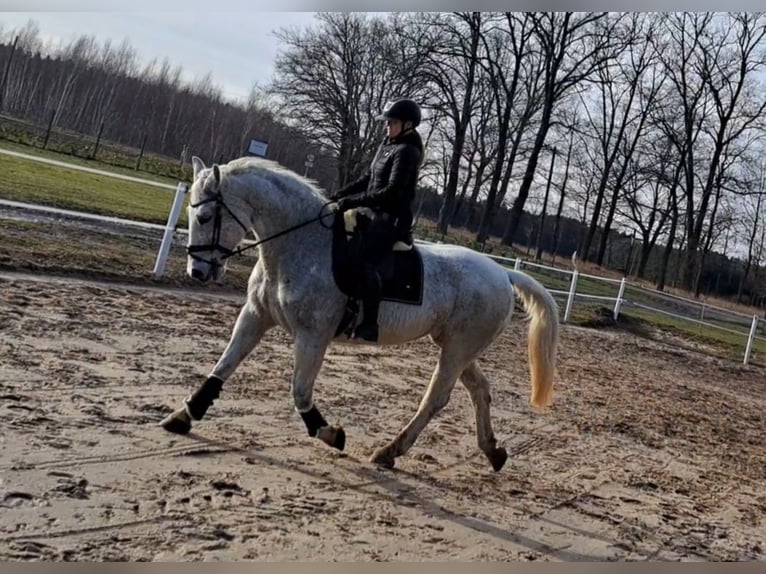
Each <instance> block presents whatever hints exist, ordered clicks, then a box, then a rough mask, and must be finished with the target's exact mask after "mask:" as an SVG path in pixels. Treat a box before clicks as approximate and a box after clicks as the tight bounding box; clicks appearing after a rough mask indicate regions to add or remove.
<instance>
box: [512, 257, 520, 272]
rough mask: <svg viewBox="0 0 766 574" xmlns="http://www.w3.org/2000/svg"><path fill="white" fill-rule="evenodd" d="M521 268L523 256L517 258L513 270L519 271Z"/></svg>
mask: <svg viewBox="0 0 766 574" xmlns="http://www.w3.org/2000/svg"><path fill="white" fill-rule="evenodd" d="M519 269H521V257H517V258H516V262H515V263H514V264H513V270H514V271H518V270H519Z"/></svg>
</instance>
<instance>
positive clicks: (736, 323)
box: [0, 149, 766, 364]
mask: <svg viewBox="0 0 766 574" xmlns="http://www.w3.org/2000/svg"><path fill="white" fill-rule="evenodd" d="M0 153H3V154H6V155H11V156H15V157H21V158H23V159H27V160H30V161H37V162H41V163H47V164H52V165H56V166H59V167H63V168H66V169H71V170H75V171H83V172H88V173H96V174H98V175H101V176H105V177H112V178H115V179H120V180H124V181H132V182H135V183H142V184H146V185H151V186H155V187H159V188H163V189H167V190H173V189H174V190H175V196H174V198H173V201H172V203H171V207H170V210H169V213H168V220H167V223H166V225H165V228H164V233H163V237H162V241H161V243H160V248H159V251H158V253H157V259H156V261H155V265H154V271H153V272H154V274H155V276H157V277H160V276H161V275H162V274H163V273H164V269H165V263H166V260H167V257H168V253H169V250H170V245H171V243H172V240H173V235H174V233H175V232H176V229H175V228H176V224H177V222H178V217H179V215H180V210H181V205H182V204H183V200H184V197H185V195H186V192H187V186H186V184H185V183H183V182H179V183H178V184H177V185H176V186H173V185H169V184H164V183H158V182H156V181H150V180H145V179H140V178H137V177H131V176H126V175H120V174H115V173H112V172H108V171H102V170H96V169H93V168H88V167H83V166H77V165H72V164H68V163H65V162H59V161H55V160H50V159H46V158H41V157H37V156H33V155H27V154H21V153H18V152H12V151H9V150H3V149H0ZM104 219H109V218H104ZM122 222H123V223H128V224H136V225H142V222H129V221H125V220H123V221H122ZM417 243H426V244H427V243H431V242H430V241H422V240H417ZM485 255H487V257H490V258H491V259H494V260H495V261H497V262H498V263H500V264H502V265H504V266H506V267H513V268H514V269H522V270H523V269H529V270H530V272H531V273H533V274H535V275H536V276H537V278H538V279H539V280H540V281H541V283H542V284H543V285H545V287H546V288H547V289H548V290H549V291H550V292H551V293H552V294H553V296H554V297H556V298H557V299H559V300H563V301H564V313H563V317H562V321H563V322H567V321H568V320H569V319H570V317H571V313H572V310H573V308H574V305H575V302H576V301H577V300H578V299H580V300H586V301H601V302H603V303H605V304H606V303H608V304H609V305H610V307H611V308H612V310H613V317H614V319H615V320H617V319H618V318H619V316H620V312H621V310H622V308H623V307H632V308H635V309H640V310H644V311H648V312H650V313H656V314H659V315H665V316H669V317H673V318H675V319H680V320H683V321H687V322H690V323H693V324H696V325H698V326H699V328H700V330H701V329H702V328H703V327H704V328H708V329H714V330H715V329H717V330H720V331H722V332H727V333H729V334H733V335H735V336H741V337H742V339H743V346H744V350H743V363H744V364H747V363H748V362H749V361H750V359H751V356H752V354H753V346H754V344H755V342H756V341H761V342H766V336H759V334H758V328H759V325H760V324H762V323H763V324H766V322H764V321H761V320H759V317H758V315H752V316H750V315H745V314H743V313H738V312H736V311H731V310H729V309H723V308H721V307H716V306H714V305H709V304H707V303H705V302H700V301H695V300H692V299H685V298H683V297H678V296H675V295H670V294H668V293H662V292H659V291H655V290H650V289H646V288H644V287H642V286H640V285H636V284H633V283H629V282H628V281H626V280H625V278H624V277H623V278H622V279H611V278H607V277H599V276H596V275H589V274H585V273H580V272H579V271H577V270H570V269H561V268H558V267H551V266H547V265H542V264H539V263H534V262H531V261H525V260H523V259H521V258H515V259H511V258H507V257H500V256H497V255H490V254H485ZM581 280H588V286H589V287H591V288H595V289H594V290H595V291H598V292H588V290H586V289H585V288H583V287H582V285H581V284H580V281H581ZM611 291H613V294H611V293H610V292H611Z"/></svg>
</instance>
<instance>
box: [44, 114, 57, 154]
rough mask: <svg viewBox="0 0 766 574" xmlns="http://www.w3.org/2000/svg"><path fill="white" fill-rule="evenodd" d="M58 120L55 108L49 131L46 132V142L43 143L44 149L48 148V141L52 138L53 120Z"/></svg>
mask: <svg viewBox="0 0 766 574" xmlns="http://www.w3.org/2000/svg"><path fill="white" fill-rule="evenodd" d="M55 118H56V110H55V108H54V109H53V110H51V117H50V119H49V120H48V129H47V130H46V131H45V141H43V149H46V148H47V147H48V139H50V137H51V130H52V129H53V120H54V119H55Z"/></svg>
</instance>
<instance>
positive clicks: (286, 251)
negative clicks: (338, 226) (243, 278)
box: [248, 193, 332, 271]
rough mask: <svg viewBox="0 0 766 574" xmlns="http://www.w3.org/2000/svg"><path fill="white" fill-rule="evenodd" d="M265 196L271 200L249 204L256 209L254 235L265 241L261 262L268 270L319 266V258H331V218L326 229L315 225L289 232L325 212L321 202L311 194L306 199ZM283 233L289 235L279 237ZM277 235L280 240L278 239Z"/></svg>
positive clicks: (252, 200) (254, 199)
mask: <svg viewBox="0 0 766 574" xmlns="http://www.w3.org/2000/svg"><path fill="white" fill-rule="evenodd" d="M264 195H268V197H262V196H254V197H250V198H248V199H249V201H248V202H249V203H250V204H251V205H253V207H254V213H253V217H252V224H253V231H254V232H255V235H256V238H257V240H258V241H264V243H262V244H261V245H259V247H258V250H259V258H260V259H261V260H262V261H263V264H264V265H265V266H266V268H267V269H268V270H281V271H284V270H287V269H292V268H299V269H300V268H305V267H306V266H307V265H313V264H315V263H316V262H317V261H316V260H317V259H318V258H322V257H323V256H325V255H326V256H327V257H329V256H330V249H331V243H332V233H331V231H330V230H329V229H327V228H328V227H330V222H331V219H332V218H331V217H327V218H326V219H325V220H324V226H323V225H322V224H321V223H320V222H319V221H315V222H313V223H308V224H307V225H304V226H301V227H299V228H297V229H294V230H292V231H288V232H286V231H287V230H288V229H290V228H291V227H293V226H298V225H300V224H302V223H304V222H306V221H309V220H311V219H314V218H316V217H318V216H319V215H320V210H321V209H322V201H321V199H319V198H317V197H315V196H313V195H308V194H307V195H306V196H305V197H304V196H300V195H294V194H280V193H270V194H264ZM325 213H328V212H327V210H325ZM283 232H286V233H284V235H279V234H281V233H283ZM276 235H278V237H274V236H276ZM272 237H274V238H273V239H271V238H272ZM325 247H326V249H325ZM325 252H326V254H325Z"/></svg>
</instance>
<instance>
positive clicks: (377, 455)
mask: <svg viewBox="0 0 766 574" xmlns="http://www.w3.org/2000/svg"><path fill="white" fill-rule="evenodd" d="M466 362H467V361H466V359H465V358H464V355H463V353H460V352H459V351H456V352H449V351H448V350H447V348H446V347H442V351H441V355H440V356H439V363H438V365H437V366H436V369H435V370H434V373H433V375H432V376H431V382H430V383H429V385H428V388H427V389H426V393H425V395H424V396H423V399H422V400H421V402H420V406H419V407H418V411H417V412H416V413H415V416H414V417H413V418H412V419H411V420H410V422H409V423H408V424H407V425H406V426H405V427H404V428H403V429H402V430H401V432H400V433H399V434H398V435H397V437H396V438H395V439H394V440H393V441H391V442H390V443H389V444H387V445H386V446H384V447H381V448H379V449H378V450H376V451H375V452H374V453H373V455H372V457H371V458H370V461H371V462H374V463H375V464H378V465H380V466H383V467H386V468H393V467H394V459H395V458H396V457H397V456H402V455H403V454H405V453H406V452H407V451H408V450H409V449H410V447H411V446H412V445H413V444H414V443H415V441H416V440H417V438H418V436H420V433H421V432H423V429H424V428H425V427H426V426H427V425H428V423H429V421H430V420H431V419H432V418H433V417H434V416H435V415H436V414H438V413H439V411H441V410H442V409H443V408H444V407H445V406H447V403H448V402H449V399H450V395H451V394H452V389H453V388H454V387H455V383H456V382H457V378H458V375H460V373H461V372H462V371H463V369H464V368H465V366H466Z"/></svg>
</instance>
